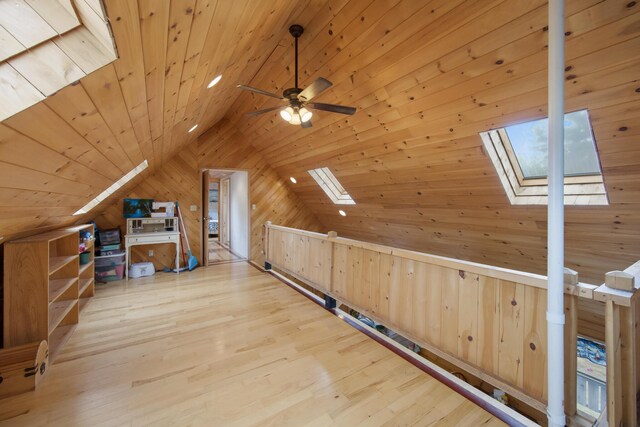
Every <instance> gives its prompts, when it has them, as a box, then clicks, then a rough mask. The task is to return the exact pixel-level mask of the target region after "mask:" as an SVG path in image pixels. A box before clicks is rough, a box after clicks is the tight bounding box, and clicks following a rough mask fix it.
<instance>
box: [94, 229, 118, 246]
mask: <svg viewBox="0 0 640 427" xmlns="http://www.w3.org/2000/svg"><path fill="white" fill-rule="evenodd" d="M98 236H99V238H100V245H101V246H105V245H119V244H120V229H119V228H111V229H109V230H100V231H99V232H98Z"/></svg>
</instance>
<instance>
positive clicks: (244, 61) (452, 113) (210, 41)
mask: <svg viewBox="0 0 640 427" xmlns="http://www.w3.org/2000/svg"><path fill="white" fill-rule="evenodd" d="M105 6H106V10H107V14H108V16H109V19H110V22H111V27H112V31H113V35H114V38H115V40H116V43H117V46H118V51H119V55H120V58H119V59H118V60H117V61H115V62H114V63H113V64H111V65H108V66H106V67H104V68H102V69H100V70H99V71H98V72H96V73H94V74H91V75H90V76H88V77H86V78H83V79H82V80H81V81H80V82H79V83H78V84H76V85H73V86H69V87H67V88H65V89H63V90H62V91H60V92H58V93H57V94H56V95H54V96H52V97H50V98H48V99H47V100H46V101H44V102H43V103H40V104H37V105H36V106H34V107H32V108H30V109H28V110H26V111H24V112H22V113H20V114H18V115H16V116H13V117H12V118H10V119H8V120H6V121H4V122H3V123H2V125H0V209H2V210H3V215H1V216H0V235H5V236H11V235H14V234H16V233H20V232H23V231H24V230H27V229H30V228H35V227H51V226H56V225H58V224H63V223H67V222H71V221H73V220H75V219H77V218H73V217H70V215H71V213H73V212H75V210H77V209H78V208H79V207H80V206H82V205H83V204H84V203H86V202H87V201H88V200H90V199H91V198H92V197H94V196H95V195H96V194H98V193H99V192H100V191H102V190H103V189H104V188H106V187H107V186H108V185H109V184H110V183H111V182H113V181H114V180H115V179H118V178H119V177H120V176H121V175H123V173H126V172H128V171H129V170H130V169H132V168H133V167H134V166H135V165H137V164H138V163H140V162H141V161H142V160H143V159H148V160H149V163H150V171H149V172H147V173H144V174H142V175H141V176H139V177H138V178H137V179H136V180H135V181H134V182H132V183H131V184H130V185H129V186H128V187H126V188H125V189H123V192H124V191H127V190H128V189H130V188H131V186H135V185H136V183H137V182H140V181H141V180H143V179H145V176H147V175H148V174H149V173H153V172H154V171H155V170H157V169H158V168H160V167H162V164H163V163H165V162H167V161H168V160H169V159H170V158H171V157H172V156H173V155H174V154H175V153H176V152H177V151H178V150H180V149H181V148H182V147H184V146H185V145H186V144H189V143H192V142H193V141H194V139H195V138H196V137H197V136H198V135H200V134H202V133H203V132H205V131H206V130H207V129H208V128H210V127H211V126H213V125H215V124H216V123H218V122H219V121H220V119H222V118H225V120H224V121H223V122H221V123H219V124H218V125H217V126H215V127H214V129H213V130H212V132H216V131H217V130H220V128H221V127H223V126H224V127H233V128H235V129H236V132H234V134H235V136H234V137H240V138H243V139H244V140H246V141H249V142H250V143H251V144H253V146H254V147H255V149H256V150H257V151H259V152H260V154H262V155H263V156H264V157H265V158H266V160H267V161H268V162H269V163H270V164H271V165H272V166H273V167H275V169H276V171H277V172H278V173H279V174H280V176H281V177H282V178H283V179H288V177H289V176H295V177H296V178H297V179H298V184H297V185H295V186H292V188H293V189H294V191H295V192H296V193H297V194H298V196H299V197H300V198H301V199H302V200H303V201H304V202H305V204H306V205H307V206H308V207H309V208H311V210H312V211H314V212H315V213H316V214H317V216H318V218H319V219H320V221H322V223H323V224H324V225H325V226H326V228H327V229H334V230H337V231H338V232H339V233H340V234H343V235H349V236H352V237H357V238H362V239H366V240H374V241H378V242H384V243H391V244H395V245H399V246H403V247H409V248H415V249H420V250H424V251H428V252H433V253H439V254H443V255H448V256H455V257H459V258H463V259H472V260H477V261H483V260H486V261H488V262H492V263H494V264H501V265H506V266H513V267H516V268H521V269H525V270H528V271H532V270H534V271H540V270H541V269H542V270H543V269H544V257H545V254H546V252H545V236H546V226H545V221H546V214H545V212H546V210H545V208H544V207H526V206H525V207H523V206H518V207H514V206H510V205H509V202H508V200H507V198H506V196H505V194H504V191H503V189H502V187H501V186H500V183H499V180H498V178H497V176H496V174H495V170H494V169H493V166H492V165H491V161H490V160H489V158H488V157H487V156H486V155H485V153H484V152H483V149H482V142H481V140H480V137H479V136H478V132H481V131H485V130H487V129H490V128H495V127H501V126H504V125H507V124H513V123H516V122H519V121H523V120H529V119H534V118H539V117H543V116H545V114H546V111H545V109H546V106H545V104H546V91H547V87H546V79H547V77H546V73H547V70H546V42H547V32H546V25H547V5H546V2H545V1H543V0H509V1H507V0H482V1H472V0H430V1H418V0H404V1H403V0H387V1H378V0H376V1H374V0H332V1H329V0H306V1H295V0H276V1H273V2H256V1H250V0H234V1H226V0H217V1H216V0H181V1H177V0H174V1H171V2H169V1H166V2H165V1H155V0H138V1H137V2H134V1H129V0H106V1H105ZM567 14H568V18H567V35H566V43H567V45H566V53H567V70H566V78H567V109H568V110H576V109H580V108H588V109H589V112H590V115H591V119H592V124H593V128H594V133H595V136H596V140H597V145H598V150H599V153H600V157H601V162H602V167H603V172H604V179H605V184H606V187H607V191H608V194H609V198H610V202H611V205H610V206H607V207H576V208H568V212H567V257H568V264H569V265H572V266H574V267H579V268H578V270H579V271H580V272H581V273H583V274H584V275H585V276H586V278H587V279H589V280H592V281H598V280H601V278H598V275H600V274H601V273H602V271H603V270H604V269H610V267H611V266H612V265H618V266H619V267H620V268H623V267H625V266H626V265H627V264H630V263H631V262H632V261H635V260H637V259H638V258H640V215H639V214H638V203H640V185H639V184H638V182H640V181H639V180H638V178H639V177H640V143H639V141H638V137H639V132H638V129H640V127H639V126H638V123H639V119H640V82H638V76H640V37H639V35H640V5H636V2H630V1H628V0H625V1H620V0H567ZM292 23H299V24H302V25H303V26H305V33H304V35H303V36H302V38H301V40H300V49H301V50H300V69H301V85H302V86H303V87H304V86H306V85H307V84H309V83H310V82H311V81H313V80H314V79H315V78H317V77H318V76H322V77H325V78H328V79H329V80H331V81H332V82H333V83H334V86H333V88H332V89H330V90H329V91H327V92H326V93H325V94H323V95H322V96H321V97H319V98H318V101H319V102H328V103H341V104H345V105H354V106H356V107H357V108H358V112H357V113H356V115H354V116H352V117H345V116H340V115H337V114H330V113H324V112H318V113H317V114H316V115H315V117H314V127H313V128H311V129H300V128H296V127H293V126H291V125H288V124H286V123H284V122H283V121H282V120H281V119H280V118H279V117H278V116H277V112H274V113H273V114H267V115H265V116H262V117H259V118H248V117H246V116H245V113H246V112H248V111H252V110H255V109H260V108H265V107H268V106H272V105H275V103H276V102H277V101H275V100H273V99H272V98H268V97H260V96H256V95H253V94H250V93H244V92H241V91H239V90H237V89H236V88H235V85H236V84H238V83H242V84H250V85H252V86H256V87H260V88H263V89H266V90H270V91H274V92H281V91H282V90H283V89H284V88H287V87H290V86H292V80H293V69H292V64H293V50H292V40H291V37H290V36H289V34H288V33H287V28H288V26H289V25H290V24H292ZM218 74H222V75H223V78H222V80H221V82H220V83H219V84H218V85H216V86H215V87H214V88H212V89H207V88H206V85H207V83H208V82H209V81H210V80H211V79H213V77H215V76H216V75H218ZM34 123H37V126H34ZM194 124H198V125H199V127H198V128H197V130H196V131H195V132H193V133H191V134H189V133H187V130H188V129H189V128H190V127H191V126H192V125H194ZM222 133H224V134H229V132H221V134H222ZM230 143H231V142H230ZM322 166H328V167H330V168H331V169H332V170H333V171H334V172H335V174H336V175H337V176H338V178H339V179H340V181H341V182H342V184H343V185H344V186H345V187H346V189H347V190H348V191H349V193H350V194H351V195H352V196H353V198H354V199H355V200H356V202H357V205H355V206H349V207H346V208H345V210H346V211H347V214H348V215H347V217H340V216H339V215H338V214H337V206H335V205H333V204H332V203H331V202H330V201H329V199H328V198H327V197H326V196H325V195H324V193H322V191H321V190H320V189H319V188H318V187H317V185H316V184H315V183H314V181H313V180H312V179H311V178H310V177H309V176H308V174H307V172H306V171H307V170H309V169H312V168H317V167H322ZM120 194H122V192H119V193H116V194H115V195H114V196H112V198H111V200H114V199H116V198H118V196H119V195H120ZM103 205H104V207H106V206H107V205H109V201H107V202H105V203H103ZM102 208H103V206H102V205H101V206H99V207H98V208H97V211H96V212H95V213H93V214H92V215H91V216H94V215H95V214H97V212H99V211H100V209H102ZM594 253H597V254H598V257H597V259H595V258H594Z"/></svg>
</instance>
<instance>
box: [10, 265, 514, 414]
mask: <svg viewBox="0 0 640 427" xmlns="http://www.w3.org/2000/svg"><path fill="white" fill-rule="evenodd" d="M0 419H2V420H4V423H6V424H7V425H29V426H44V425H48V426H75V425H80V426H96V425H117V426H122V425H147V424H153V425H171V426H174V425H176V426H177V425H179V426H184V425H204V426H221V425H225V426H227V425H228V426H248V425H260V426H265V425H273V426H283V425H292V426H305V425H306V426H329V425H343V426H355V425H451V426H453V425H455V426H465V425H466V426H480V425H502V422H501V421H499V420H497V419H495V418H493V417H492V416H491V415H490V414H489V413H487V412H485V411H484V410H483V409H481V408H480V407H478V406H476V405H475V404H473V403H472V402H470V401H468V400H466V399H465V398H463V397H462V396H460V395H458V394H456V393H455V392H454V391H452V390H450V389H449V388H447V387H446V386H444V385H443V384H441V383H440V382H438V381H436V380H435V379H433V378H431V377H430V376H428V375H426V374H425V373H423V372H422V371H420V370H419V369H418V368H416V367H414V366H413V365H411V364H410V363H408V362H406V361H405V360H403V359H402V358H400V357H399V356H397V355H395V354H394V353H392V352H391V351H389V350H387V349H386V348H384V347H383V346H381V345H379V344H378V343H376V342H375V341H373V340H371V339H370V338H368V337H367V336H365V335H364V334H362V333H360V332H358V331H357V330H355V329H353V328H352V327H350V326H349V325H347V324H346V323H344V322H343V321H342V320H340V319H338V318H337V317H335V316H333V315H331V314H330V313H328V312H326V311H325V310H323V309H322V308H321V307H319V306H317V305H316V304H314V303H312V302H311V301H309V300H307V299H306V298H305V297H303V296H302V295H300V294H298V293H296V292H295V291H293V290H292V289H290V288H288V287H287V286H285V285H283V284H282V283H280V282H279V281H277V280H276V279H275V278H273V277H272V276H270V275H268V274H265V273H261V272H259V271H258V270H257V269H255V268H253V267H251V266H249V265H248V264H246V263H230V264H221V265H216V266H211V267H206V268H198V269H196V270H194V271H192V272H190V273H183V274H180V275H175V274H168V273H164V274H163V273H160V274H158V275H156V276H155V277H150V278H143V279H135V280H131V281H130V282H129V283H125V282H113V283H111V284H108V285H105V286H100V287H99V288H98V290H97V294H96V297H95V298H94V299H93V300H92V301H91V302H90V303H89V305H88V306H87V307H86V308H85V310H84V311H83V312H82V313H81V318H80V324H79V325H78V328H77V329H76V331H75V332H74V334H73V336H72V337H71V339H70V340H69V342H68V343H67V344H66V346H65V347H64V348H63V350H62V352H61V353H60V354H59V356H58V359H57V360H56V362H55V363H54V365H53V366H52V367H51V368H50V371H49V372H48V373H47V376H46V377H45V380H44V382H43V384H42V385H41V387H40V388H39V389H38V390H37V391H36V392H34V393H29V394H25V395H22V396H17V397H13V398H9V399H5V400H2V401H0Z"/></svg>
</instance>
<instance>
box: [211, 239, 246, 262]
mask: <svg viewBox="0 0 640 427" xmlns="http://www.w3.org/2000/svg"><path fill="white" fill-rule="evenodd" d="M207 249H208V263H209V265H212V264H223V263H227V262H237V261H241V260H242V258H240V257H239V256H237V255H236V254H234V253H232V252H231V251H229V250H228V249H227V248H225V247H224V246H222V245H221V244H220V242H218V239H209V243H208V245H207Z"/></svg>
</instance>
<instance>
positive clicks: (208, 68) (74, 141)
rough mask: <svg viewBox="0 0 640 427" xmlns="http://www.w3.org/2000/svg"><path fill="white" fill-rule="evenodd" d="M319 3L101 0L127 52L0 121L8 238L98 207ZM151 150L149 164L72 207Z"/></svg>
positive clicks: (189, 136)
mask: <svg viewBox="0 0 640 427" xmlns="http://www.w3.org/2000/svg"><path fill="white" fill-rule="evenodd" d="M322 3H324V2H313V1H296V0H278V1H273V2H272V1H265V2H257V1H251V0H234V1H226V0H179V1H178V0H174V1H157V0H139V1H137V2H136V1H131V0H105V1H104V4H105V8H106V10H107V15H108V18H109V22H110V24H111V29H112V32H113V36H114V39H115V41H116V44H117V47H118V53H119V59H118V60H116V61H115V62H114V63H112V64H110V65H108V66H105V67H103V68H101V69H100V70H98V71H96V72H94V73H92V74H91V75H89V76H87V77H85V78H82V79H81V80H80V81H78V82H75V83H74V84H72V85H70V86H68V87H66V88H64V89H62V90H61V91H59V92H58V93H56V94H54V95H53V96H50V97H48V98H47V99H46V100H45V101H44V102H40V103H38V104H36V105H34V106H33V107H31V108H29V109H27V110H25V111H23V112H21V113H18V114H16V115H14V116H12V117H10V118H9V119H7V120H4V121H3V122H2V123H1V124H0V210H1V211H2V214H0V236H4V239H5V240H8V239H9V238H11V237H15V236H17V235H20V234H23V233H33V232H34V231H35V230H44V229H47V228H52V227H59V226H63V225H66V224H69V223H72V222H75V221H77V220H84V219H85V218H86V217H89V216H91V217H92V216H95V215H97V214H98V213H99V212H100V210H102V209H105V208H106V207H107V206H109V204H110V202H112V201H113V200H116V199H117V198H118V197H119V195H121V194H126V191H127V190H130V189H131V188H132V187H134V186H135V185H136V184H137V183H138V182H141V181H142V180H143V179H145V177H146V176H148V175H149V173H153V172H154V171H156V170H157V169H158V168H160V167H162V165H163V164H165V163H166V162H167V160H168V159H170V158H171V157H172V156H173V155H174V154H175V153H176V152H177V151H178V150H180V148H181V147H184V146H185V145H186V144H188V143H189V142H191V141H193V140H194V139H195V138H197V136H198V135H199V134H200V133H201V132H204V131H205V130H206V129H207V128H209V127H210V126H211V125H212V124H213V123H215V122H216V121H218V120H219V119H220V118H221V117H222V116H223V115H224V114H225V113H226V112H227V110H228V109H229V108H230V106H231V104H232V103H233V101H234V100H235V98H236V97H237V95H239V94H238V91H237V90H236V89H235V85H236V83H237V82H238V81H249V80H251V79H252V78H253V76H254V75H255V73H256V72H257V71H258V69H259V68H260V67H261V66H262V64H263V63H264V61H265V60H266V58H267V57H268V55H269V54H270V53H271V52H272V51H273V49H274V47H276V45H277V41H278V40H280V39H281V38H282V36H283V35H284V34H285V33H286V31H287V28H288V25H289V23H290V21H292V20H297V19H298V17H300V19H303V21H306V20H308V19H309V17H310V16H311V15H312V14H313V13H314V11H316V10H317V9H318V7H319V5H320V4H322ZM305 16H307V18H304V17H305ZM219 74H223V79H222V81H220V83H218V85H216V86H215V87H214V88H212V89H207V84H208V83H209V82H210V81H211V80H212V79H213V78H214V77H215V76H217V75H219ZM194 124H199V127H198V129H197V130H196V131H195V132H193V133H188V132H187V130H188V129H190V128H191V127H192V126H193V125H194ZM144 159H147V160H148V161H149V165H150V168H149V170H148V171H147V172H146V173H144V174H142V175H140V176H138V178H137V179H135V180H134V181H132V182H131V183H130V185H128V186H127V187H126V188H125V189H123V190H122V191H120V192H118V193H117V194H115V195H114V196H112V197H111V199H110V200H107V201H105V202H103V203H102V204H101V205H100V206H99V207H98V208H97V209H96V210H95V211H94V212H92V213H91V214H90V215H87V216H86V217H83V218H78V217H72V216H71V215H72V214H73V212H75V211H76V210H77V209H78V208H80V207H81V206H83V205H84V204H85V203H86V202H88V201H89V200H91V199H92V198H93V197H95V196H96V195H97V194H99V193H100V192H101V191H103V190H104V189H106V188H107V187H108V186H109V185H110V184H111V183H113V182H114V181H116V180H117V179H119V178H120V177H121V176H123V175H124V174H125V173H127V172H129V171H130V170H131V169H133V168H134V167H135V166H137V165H138V164H139V163H141V162H142V161H143V160H144Z"/></svg>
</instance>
